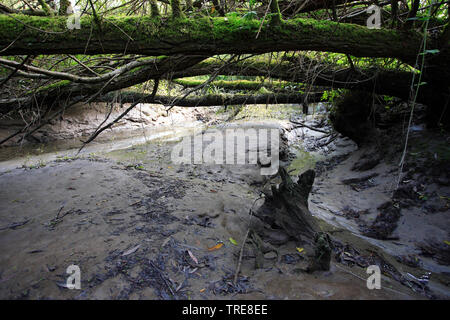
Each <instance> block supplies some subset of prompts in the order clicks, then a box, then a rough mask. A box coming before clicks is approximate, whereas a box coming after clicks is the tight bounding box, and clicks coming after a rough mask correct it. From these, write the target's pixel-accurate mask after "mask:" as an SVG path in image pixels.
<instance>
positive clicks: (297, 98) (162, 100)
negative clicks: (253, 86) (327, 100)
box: [95, 91, 322, 107]
mask: <svg viewBox="0 0 450 320" xmlns="http://www.w3.org/2000/svg"><path fill="white" fill-rule="evenodd" d="M305 97H306V95H305V94H300V93H267V94H208V95H204V96H190V97H187V98H184V99H179V100H177V97H169V96H158V95H157V96H155V98H154V99H151V98H149V97H148V98H146V95H145V94H143V93H138V92H131V91H128V92H127V91H125V92H122V93H121V95H120V98H119V99H120V101H121V102H122V103H133V102H135V101H141V103H158V104H162V105H169V106H172V105H173V106H178V107H212V106H232V105H243V104H280V103H295V104H301V103H303V102H304V101H305ZM321 97H322V93H311V94H310V95H308V102H318V101H320V98H321ZM114 99H115V97H114V95H105V96H102V97H98V98H97V99H95V102H111V101H114Z"/></svg>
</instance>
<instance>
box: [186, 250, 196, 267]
mask: <svg viewBox="0 0 450 320" xmlns="http://www.w3.org/2000/svg"><path fill="white" fill-rule="evenodd" d="M187 252H188V253H189V256H190V257H191V259H192V260H194V262H195V264H198V260H197V258H196V257H195V256H194V255H193V254H192V252H191V251H189V250H188V251H187Z"/></svg>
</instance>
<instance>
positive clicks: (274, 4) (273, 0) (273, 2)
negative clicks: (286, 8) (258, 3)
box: [269, 0, 281, 24]
mask: <svg viewBox="0 0 450 320" xmlns="http://www.w3.org/2000/svg"><path fill="white" fill-rule="evenodd" d="M269 1H270V12H271V13H272V18H271V22H272V23H273V24H279V23H280V22H281V12H280V7H279V6H278V0H269Z"/></svg>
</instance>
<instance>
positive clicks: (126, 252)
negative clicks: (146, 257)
mask: <svg viewBox="0 0 450 320" xmlns="http://www.w3.org/2000/svg"><path fill="white" fill-rule="evenodd" d="M140 247H141V245H140V244H138V245H137V246H136V247H134V248H131V249H130V250H127V251H125V252H124V253H123V254H122V257H123V256H128V255H129V254H132V253H134V252H136V251H137V249H139V248H140Z"/></svg>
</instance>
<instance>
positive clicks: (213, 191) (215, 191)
mask: <svg viewBox="0 0 450 320" xmlns="http://www.w3.org/2000/svg"><path fill="white" fill-rule="evenodd" d="M209 191H211V192H212V193H217V190H214V189H211V190H209Z"/></svg>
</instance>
